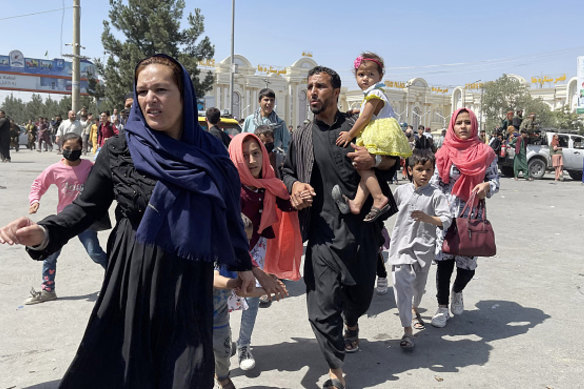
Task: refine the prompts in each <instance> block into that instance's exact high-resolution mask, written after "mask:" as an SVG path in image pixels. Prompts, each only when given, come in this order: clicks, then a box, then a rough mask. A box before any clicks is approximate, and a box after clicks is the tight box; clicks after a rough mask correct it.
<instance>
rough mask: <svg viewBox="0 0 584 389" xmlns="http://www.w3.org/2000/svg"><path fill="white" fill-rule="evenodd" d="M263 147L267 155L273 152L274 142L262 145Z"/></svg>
mask: <svg viewBox="0 0 584 389" xmlns="http://www.w3.org/2000/svg"><path fill="white" fill-rule="evenodd" d="M264 146H266V150H268V153H271V152H272V150H274V142H270V143H264Z"/></svg>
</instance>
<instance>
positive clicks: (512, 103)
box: [482, 74, 529, 129]
mask: <svg viewBox="0 0 584 389" xmlns="http://www.w3.org/2000/svg"><path fill="white" fill-rule="evenodd" d="M526 96H529V93H528V92H527V87H526V86H525V85H523V84H521V83H520V82H519V81H518V80H517V79H515V78H511V77H509V76H507V75H506V74H503V76H501V77H500V78H498V79H497V80H496V81H489V82H486V83H485V85H484V91H483V101H482V109H483V112H484V115H485V118H486V126H487V127H486V128H489V129H493V128H497V127H499V126H501V121H502V120H503V119H504V118H505V114H506V113H507V111H516V110H517V109H519V108H523V106H522V104H523V103H524V102H525V99H526Z"/></svg>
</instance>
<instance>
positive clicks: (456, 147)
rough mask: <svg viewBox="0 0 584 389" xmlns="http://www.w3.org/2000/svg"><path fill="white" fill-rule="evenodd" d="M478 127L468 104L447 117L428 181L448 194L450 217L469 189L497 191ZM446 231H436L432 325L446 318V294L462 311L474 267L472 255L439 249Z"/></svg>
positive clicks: (492, 160)
mask: <svg viewBox="0 0 584 389" xmlns="http://www.w3.org/2000/svg"><path fill="white" fill-rule="evenodd" d="M478 127H479V126H478V122H477V118H476V116H475V114H474V112H473V111H471V110H470V109H468V108H461V109H458V110H457V111H456V112H454V114H453V115H452V117H451V118H450V124H449V126H448V131H447V133H446V137H445V139H444V143H443V144H442V147H441V148H440V150H438V152H437V153H436V170H435V173H434V177H432V183H434V184H435V185H437V186H438V187H439V188H440V189H441V190H442V191H443V192H444V194H445V195H446V197H447V198H448V200H449V202H450V209H451V211H452V217H457V216H459V214H460V212H461V210H462V209H463V208H464V206H465V205H466V202H467V201H468V200H469V198H470V197H471V194H472V193H473V192H474V193H476V195H477V196H476V197H478V199H484V198H485V197H489V198H490V197H491V196H492V195H493V194H494V193H496V192H498V191H499V171H498V168H497V156H496V155H495V152H494V151H493V149H491V148H490V147H489V146H488V145H486V144H485V143H483V142H482V141H481V140H480V138H479V135H478ZM473 205H476V204H473ZM446 232H447V231H443V232H442V233H439V234H438V239H437V241H436V246H437V247H438V250H437V253H436V264H437V265H438V269H437V272H436V287H437V289H438V293H437V297H438V311H437V312H436V314H435V315H434V317H433V318H432V325H433V326H435V327H444V326H445V325H446V322H447V321H448V319H450V314H449V313H448V303H449V301H448V300H449V297H451V299H450V310H451V312H452V314H453V315H460V314H462V312H463V311H464V305H463V300H462V290H463V289H464V287H465V286H466V284H468V282H469V281H470V280H471V279H472V278H473V276H474V274H475V269H476V267H477V260H476V257H465V256H458V255H456V256H454V255H450V254H446V253H443V252H442V249H441V248H442V242H443V240H444V236H445V235H446ZM455 264H456V279H455V280H454V284H453V286H452V296H450V278H451V276H452V273H453V272H454V265H455Z"/></svg>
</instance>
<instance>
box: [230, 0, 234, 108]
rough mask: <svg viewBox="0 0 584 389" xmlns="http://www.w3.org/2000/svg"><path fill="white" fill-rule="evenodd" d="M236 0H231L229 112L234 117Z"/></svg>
mask: <svg viewBox="0 0 584 389" xmlns="http://www.w3.org/2000/svg"><path fill="white" fill-rule="evenodd" d="M234 56H235V0H231V67H230V70H229V73H230V80H229V104H230V108H229V112H230V113H231V116H233V83H234V77H235V58H234Z"/></svg>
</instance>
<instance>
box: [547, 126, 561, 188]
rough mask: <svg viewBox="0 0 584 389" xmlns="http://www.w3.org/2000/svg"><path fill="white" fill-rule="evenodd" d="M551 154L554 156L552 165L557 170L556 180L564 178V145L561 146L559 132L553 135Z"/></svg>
mask: <svg viewBox="0 0 584 389" xmlns="http://www.w3.org/2000/svg"><path fill="white" fill-rule="evenodd" d="M550 155H551V156H552V166H553V167H554V170H555V172H556V177H555V181H559V180H563V179H564V178H563V176H562V174H563V169H564V156H563V154H562V147H561V146H560V137H559V136H558V134H554V136H553V137H552V143H551V145H550Z"/></svg>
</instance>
